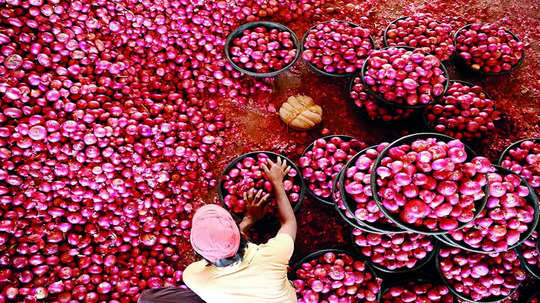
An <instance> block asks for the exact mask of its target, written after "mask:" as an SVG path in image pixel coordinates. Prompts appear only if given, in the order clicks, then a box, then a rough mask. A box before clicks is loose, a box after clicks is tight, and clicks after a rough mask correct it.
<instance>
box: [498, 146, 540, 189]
mask: <svg viewBox="0 0 540 303" xmlns="http://www.w3.org/2000/svg"><path fill="white" fill-rule="evenodd" d="M502 160H503V161H502V162H501V166H502V167H504V168H506V169H509V170H511V171H513V172H515V173H516V174H519V175H520V176H522V177H523V178H524V179H525V180H527V182H528V183H529V185H530V186H531V187H532V188H534V189H535V191H536V194H537V195H540V168H539V165H538V164H539V163H540V142H539V141H537V140H536V141H535V140H524V141H522V142H521V143H518V144H517V145H516V146H514V147H513V148H511V149H510V150H509V151H508V153H507V154H506V155H505V156H504V158H503V159H502Z"/></svg>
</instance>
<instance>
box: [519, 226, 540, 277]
mask: <svg viewBox="0 0 540 303" xmlns="http://www.w3.org/2000/svg"><path fill="white" fill-rule="evenodd" d="M520 248H521V256H522V257H523V259H524V260H525V262H526V263H527V264H528V265H529V267H531V268H532V269H533V270H534V271H539V270H540V252H539V251H538V232H537V231H533V233H532V234H531V236H530V237H529V238H527V239H526V240H525V241H523V243H522V244H521V246H520Z"/></svg>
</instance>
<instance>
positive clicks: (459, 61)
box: [453, 24, 525, 76]
mask: <svg viewBox="0 0 540 303" xmlns="http://www.w3.org/2000/svg"><path fill="white" fill-rule="evenodd" d="M471 25H472V24H467V25H465V26H463V27H461V28H460V29H458V30H457V31H456V32H455V33H454V46H455V47H456V50H455V51H454V55H453V57H454V58H453V59H454V62H455V64H456V66H457V67H459V68H461V69H463V70H466V71H468V72H471V73H474V74H477V75H481V76H501V75H505V74H509V73H510V72H512V71H513V70H515V69H516V68H518V67H520V66H521V64H523V60H524V59H525V50H523V51H522V52H521V58H520V59H519V61H518V63H516V65H514V66H512V68H510V69H509V70H505V71H501V72H498V73H492V72H484V71H482V70H476V69H473V68H472V67H471V66H470V65H468V64H467V63H465V60H463V59H462V58H461V57H460V56H459V54H458V53H459V51H458V49H457V37H458V36H459V33H460V32H461V31H462V30H466V29H468V28H469V27H471ZM506 32H507V33H509V34H510V35H511V36H512V37H514V39H515V40H516V41H521V40H519V38H518V37H517V36H516V35H515V34H514V33H512V32H511V31H509V30H506Z"/></svg>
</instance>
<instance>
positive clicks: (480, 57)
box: [455, 23, 525, 73]
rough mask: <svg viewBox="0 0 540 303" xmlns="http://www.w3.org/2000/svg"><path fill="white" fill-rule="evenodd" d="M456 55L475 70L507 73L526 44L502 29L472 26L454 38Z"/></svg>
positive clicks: (498, 27) (462, 30)
mask: <svg viewBox="0 0 540 303" xmlns="http://www.w3.org/2000/svg"><path fill="white" fill-rule="evenodd" d="M455 44H456V51H457V56H459V58H460V59H462V60H463V61H464V62H465V64H467V66H469V67H470V68H471V69H473V70H475V71H480V72H486V73H501V72H507V71H510V70H511V69H512V67H514V66H516V65H517V64H518V63H519V61H520V59H521V58H522V57H523V55H524V54H523V49H524V46H525V44H524V43H523V42H521V41H518V40H516V38H515V37H514V36H513V35H512V34H510V33H509V32H508V31H507V30H506V29H505V28H504V27H502V26H499V25H497V24H494V23H484V24H482V23H475V24H470V25H468V26H466V27H464V28H462V29H461V30H460V31H459V32H458V34H457V35H456V38H455Z"/></svg>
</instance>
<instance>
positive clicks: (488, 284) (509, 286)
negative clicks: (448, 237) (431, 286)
mask: <svg viewBox="0 0 540 303" xmlns="http://www.w3.org/2000/svg"><path fill="white" fill-rule="evenodd" d="M439 259H440V261H439V264H437V266H440V271H441V273H442V277H443V279H445V280H446V282H448V284H449V285H450V286H451V287H452V288H453V289H454V291H456V292H457V293H459V294H460V295H462V296H464V297H466V298H470V299H472V300H475V301H479V300H482V299H486V300H487V299H490V298H497V297H498V298H500V297H506V296H509V295H510V294H511V293H512V292H513V291H514V290H515V289H517V288H518V286H519V283H520V282H521V281H523V280H525V278H526V277H527V276H526V274H525V272H524V271H523V270H522V269H521V267H520V261H519V258H518V255H517V253H516V252H515V251H513V250H509V251H506V252H502V253H491V254H481V253H473V252H467V251H464V250H461V249H459V248H446V247H444V248H441V249H440V252H439Z"/></svg>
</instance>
